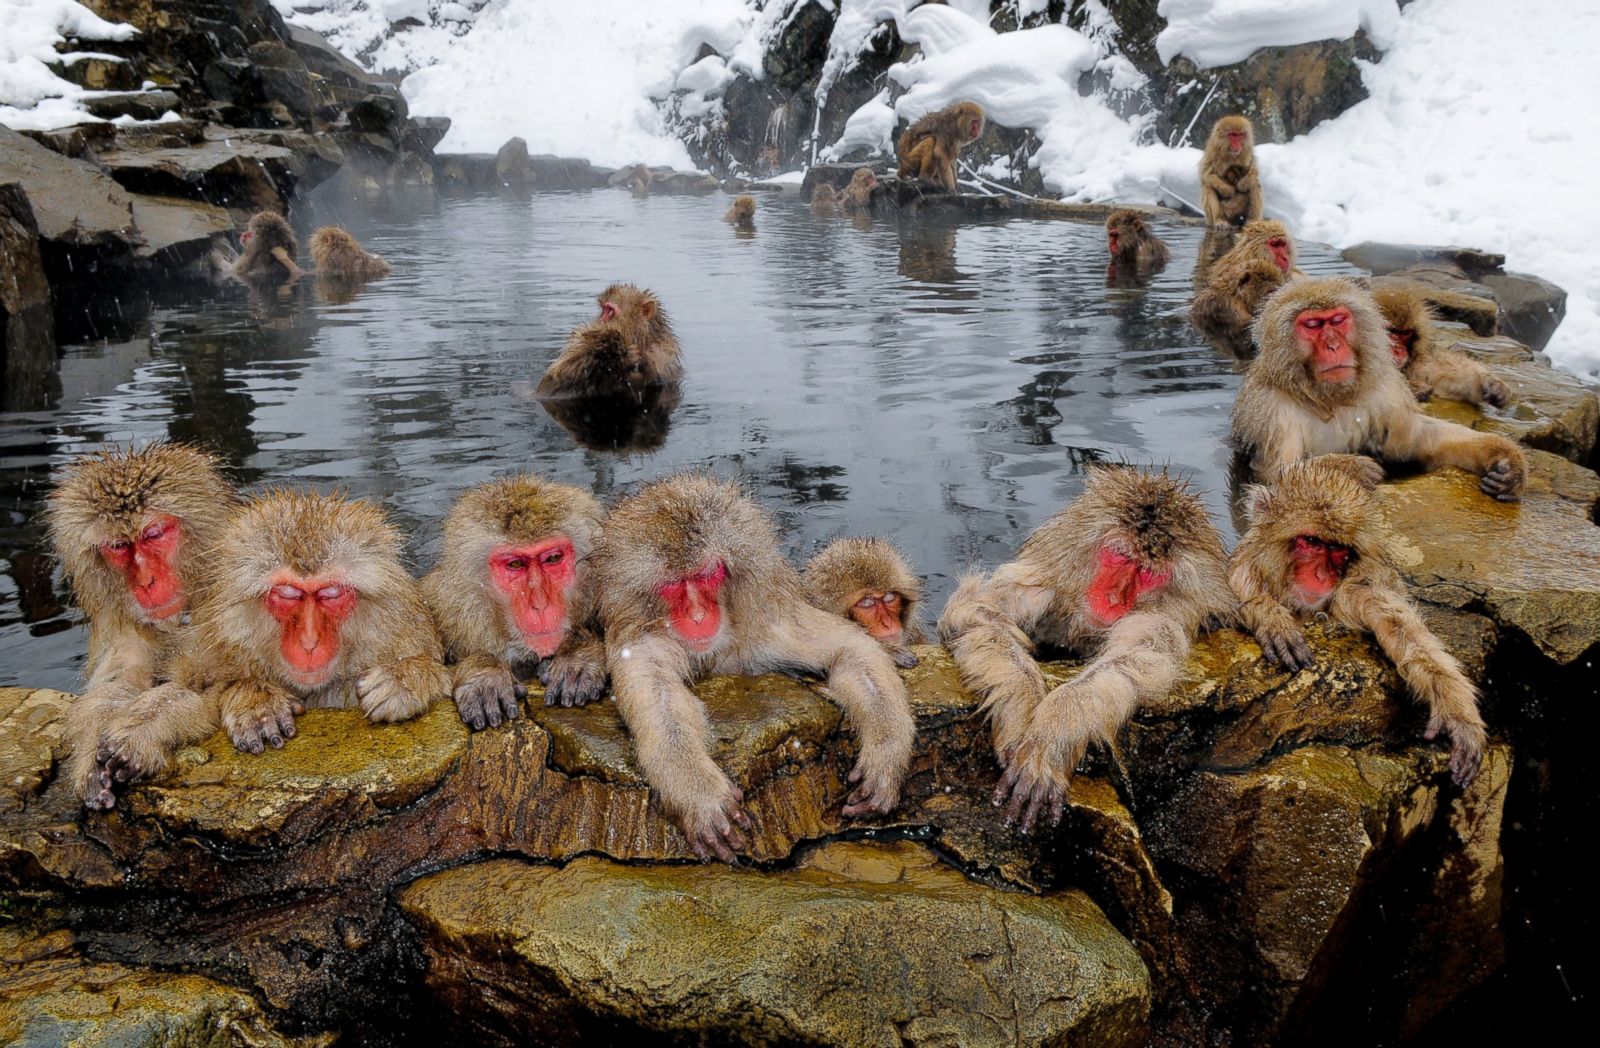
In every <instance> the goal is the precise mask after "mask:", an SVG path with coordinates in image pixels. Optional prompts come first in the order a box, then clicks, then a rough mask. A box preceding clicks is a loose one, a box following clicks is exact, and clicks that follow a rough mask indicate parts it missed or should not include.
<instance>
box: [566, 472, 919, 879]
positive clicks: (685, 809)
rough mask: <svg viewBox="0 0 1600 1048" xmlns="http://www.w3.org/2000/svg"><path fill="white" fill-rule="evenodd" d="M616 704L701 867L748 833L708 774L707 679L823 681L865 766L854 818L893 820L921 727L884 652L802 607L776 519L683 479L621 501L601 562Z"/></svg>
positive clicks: (717, 778)
mask: <svg viewBox="0 0 1600 1048" xmlns="http://www.w3.org/2000/svg"><path fill="white" fill-rule="evenodd" d="M594 586H595V592H597V593H598V594H599V599H600V612H601V620H602V622H603V624H604V627H605V635H606V662H607V666H608V668H609V669H610V671H611V682H612V693H613V694H614V695H615V697H616V702H617V707H618V709H619V711H620V712H621V714H622V718H623V720H624V721H625V722H626V723H627V726H628V731H629V733H630V734H631V735H632V736H633V741H634V745H635V747H636V748H637V750H638V755H639V766H640V770H641V771H642V772H643V773H644V777H645V779H646V780H647V781H648V782H649V783H650V786H651V789H653V790H654V791H655V794H656V796H657V798H658V799H659V801H660V803H661V806H662V809H663V810H664V811H665V812H666V813H667V814H668V815H669V816H671V817H672V818H673V819H674V820H676V822H677V823H678V825H679V826H680V827H681V828H682V830H683V833H684V836H686V837H687V838H688V839H689V844H690V846H691V847H692V848H693V849H694V851H695V854H697V855H699V856H700V857H701V858H702V859H709V858H710V857H711V856H713V855H715V856H716V857H718V858H720V859H723V860H725V861H728V862H732V861H733V859H734V851H735V849H738V848H742V847H744V844H745V841H744V837H743V835H742V833H741V830H744V831H748V830H750V829H751V823H750V818H749V816H748V815H746V814H745V812H744V809H743V808H742V807H741V803H742V801H743V799H744V797H743V794H742V792H741V791H740V790H739V788H738V787H736V786H735V785H734V784H733V783H732V782H731V781H729V779H728V777H727V776H726V775H725V774H723V772H722V771H721V769H719V768H718V767H717V766H716V764H714V763H713V762H712V760H711V753H710V725H709V724H708V723H707V718H706V711H705V707H704V706H702V705H701V704H700V702H699V701H698V700H697V699H696V698H695V696H694V693H693V692H692V691H690V690H689V687H688V684H689V682H691V681H694V680H697V679H699V678H701V677H704V676H706V675H708V674H713V673H738V674H759V673H766V672H771V671H801V672H815V673H820V674H823V675H825V676H826V678H827V688H828V694H829V696H830V697H831V698H832V699H833V700H834V701H835V702H837V703H838V704H839V705H840V706H842V707H844V711H845V713H846V715H847V716H848V718H849V721H850V724H851V725H852V727H853V728H854V729H855V732H856V736H857V738H858V739H859V740H860V746H861V754H860V758H859V760H857V762H856V765H855V768H854V770H853V771H851V773H850V776H849V781H850V782H851V783H852V784H854V786H855V788H854V790H852V792H851V793H850V795H849V796H848V797H847V798H846V799H845V803H844V809H843V813H844V814H845V815H846V816H854V815H870V814H882V813H886V812H889V811H891V810H892V809H893V808H894V806H895V804H896V803H898V801H899V797H900V786H901V782H902V781H903V780H904V778H905V774H906V768H907V765H908V764H909V762H910V759H911V742H912V736H913V735H914V733H915V730H916V729H915V724H914V722H913V720H912V717H911V706H910V702H909V700H908V699H907V697H906V689H905V685H904V684H903V683H901V680H900V676H899V674H898V673H896V672H895V668H894V661H893V660H892V659H891V658H890V657H889V654H888V653H887V652H886V651H884V650H883V648H882V647H880V646H879V645H877V644H875V643H873V641H872V639H871V638H870V637H868V636H867V635H866V634H865V633H863V632H862V631H861V630H860V629H857V628H856V627H855V626H854V625H852V624H851V623H849V622H847V621H846V620H845V619H843V618H840V617H839V616H836V615H830V614H828V613H827V612H825V611H822V610H821V609H819V608H814V607H812V606H811V605H810V604H808V603H807V602H806V599H805V593H804V590H803V588H802V586H801V582H800V576H799V574H798V573H797V572H796V571H795V570H794V568H793V567H792V566H791V565H790V564H789V562H788V561H787V560H785V559H784V557H783V555H782V554H781V553H780V552H779V550H778V536H777V530H776V527H775V526H774V524H773V521H772V518H771V517H769V516H768V515H767V514H766V513H765V512H763V511H762V510H761V508H760V507H758V506H757V505H756V504H755V503H754V502H753V501H751V500H750V498H749V497H748V496H746V495H745V494H744V493H743V492H742V491H741V490H740V489H739V487H738V486H737V485H735V484H733V483H731V482H728V481H725V480H720V479H717V478H715V477H710V476H704V475H697V474H679V475H677V476H674V477H670V478H668V479H666V480H660V481H656V482H655V483H653V484H649V485H647V486H645V487H644V488H642V489H641V490H640V491H639V492H638V494H635V495H632V496H630V497H628V498H625V499H623V500H622V501H621V502H620V503H618V504H617V505H616V506H615V507H614V508H613V509H612V510H611V513H610V515H609V516H608V517H607V518H606V523H605V528H604V530H603V531H602V532H601V536H600V541H599V543H598V544H597V546H596V548H595V554H594Z"/></svg>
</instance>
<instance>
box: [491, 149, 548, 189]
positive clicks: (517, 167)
mask: <svg viewBox="0 0 1600 1048" xmlns="http://www.w3.org/2000/svg"><path fill="white" fill-rule="evenodd" d="M494 177H495V181H496V182H498V183H499V184H500V185H502V186H518V187H522V188H528V189H531V188H532V187H533V184H534V182H535V181H537V176H536V175H535V174H534V171H533V164H532V163H531V162H530V161H529V159H528V143H526V142H524V141H523V140H522V139H520V138H513V139H510V140H509V141H507V142H506V144H505V145H503V146H501V147H500V151H499V152H498V153H496V154H495V158H494Z"/></svg>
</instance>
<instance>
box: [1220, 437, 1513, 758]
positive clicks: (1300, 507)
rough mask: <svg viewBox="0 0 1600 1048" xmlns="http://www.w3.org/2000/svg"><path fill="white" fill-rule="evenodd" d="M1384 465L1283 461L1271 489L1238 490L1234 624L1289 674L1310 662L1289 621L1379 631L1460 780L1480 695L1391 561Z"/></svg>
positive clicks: (1477, 748)
mask: <svg viewBox="0 0 1600 1048" xmlns="http://www.w3.org/2000/svg"><path fill="white" fill-rule="evenodd" d="M1381 474H1382V470H1381V469H1379V468H1378V467H1377V464H1376V463H1374V462H1372V461H1371V460H1363V459H1360V458H1359V457H1357V456H1348V455H1329V456H1324V457H1322V458H1316V459H1308V460H1305V461H1302V462H1297V463H1294V464H1291V465H1288V466H1285V467H1284V468H1283V469H1281V470H1280V471H1279V472H1278V479H1277V481H1276V482H1275V483H1273V484H1271V485H1266V486H1262V485H1252V486H1251V487H1249V488H1247V489H1246V491H1245V495H1244V499H1245V511H1246V515H1247V516H1248V518H1249V521H1250V528H1249V530H1248V531H1247V532H1245V535H1244V537H1243V538H1241V539H1240V540H1239V547H1238V549H1236V550H1235V551H1234V554H1233V559H1232V562H1231V564H1230V566H1229V571H1228V581H1229V582H1230V583H1231V584H1232V586H1233V590H1234V593H1235V594H1237V596H1238V598H1239V600H1240V602H1241V604H1240V609H1239V618H1240V621H1241V622H1242V623H1243V624H1244V626H1245V628H1246V629H1248V630H1250V631H1251V632H1252V633H1254V634H1255V636H1256V640H1257V641H1258V642H1259V643H1260V644H1261V650H1262V652H1263V653H1264V654H1265V655H1266V657H1267V658H1268V659H1269V660H1271V661H1273V662H1276V663H1278V664H1280V665H1282V666H1283V667H1284V668H1285V669H1287V670H1289V671H1290V672H1294V671H1296V670H1300V669H1304V668H1306V667H1308V666H1310V665H1311V664H1312V662H1313V656H1312V652H1311V646H1310V645H1309V644H1307V643H1306V639H1305V635H1304V634H1303V633H1301V631H1300V626H1299V622H1300V620H1303V619H1305V618H1306V617H1308V616H1311V615H1317V614H1321V613H1324V612H1326V613H1327V614H1328V615H1330V616H1332V617H1333V619H1334V620H1335V621H1337V622H1339V623H1340V624H1342V625H1344V626H1346V627H1348V628H1350V629H1353V630H1360V631H1362V632H1365V633H1371V634H1372V635H1373V636H1374V637H1376V638H1377V641H1378V646H1379V647H1381V648H1382V649H1383V652H1384V654H1385V655H1387V656H1389V658H1390V659H1391V660H1392V661H1393V662H1394V665H1395V669H1396V670H1398V671H1399V673H1400V678H1401V679H1402V680H1404V681H1405V683H1406V686H1407V687H1408V688H1409V689H1410V690H1411V693H1412V694H1413V695H1415V696H1416V697H1417V698H1418V699H1420V700H1421V701H1422V702H1424V703H1426V704H1427V706H1428V713H1429V718H1428V727H1427V731H1426V735H1425V737H1426V738H1429V739H1432V738H1434V737H1435V736H1437V735H1438V734H1439V733H1440V732H1441V731H1442V732H1444V733H1445V735H1447V736H1448V737H1449V738H1450V771H1451V774H1452V776H1453V777H1454V779H1455V781H1456V782H1457V783H1458V784H1459V785H1461V786H1466V785H1467V784H1469V783H1471V782H1472V780H1473V779H1474V778H1475V777H1476V776H1477V774H1478V768H1479V766H1480V765H1481V764H1482V762H1483V751H1484V745H1485V734H1484V727H1483V718H1482V717H1480V716H1479V715H1478V694H1477V690H1476V689H1475V688H1474V687H1473V686H1472V683H1471V681H1469V680H1467V677H1466V675H1465V674H1464V673H1462V672H1461V666H1460V664H1459V663H1457V662H1456V660H1455V659H1454V658H1453V657H1451V655H1450V653H1449V652H1447V651H1446V650H1445V649H1444V645H1442V644H1440V643H1439V639H1438V638H1437V637H1435V636H1434V635H1433V633H1432V632H1431V631H1429V629H1428V627H1427V625H1426V624H1425V623H1424V622H1423V621H1422V616H1421V614H1420V613H1419V612H1418V611H1417V607H1416V605H1415V604H1413V603H1412V601H1411V598H1410V597H1409V596H1408V595H1407V594H1406V590H1405V584H1404V583H1403V582H1402V581H1401V579H1400V574H1399V572H1397V571H1396V570H1395V568H1394V566H1393V563H1392V561H1391V559H1390V552H1389V544H1390V533H1389V530H1388V526H1387V524H1386V522H1385V521H1384V518H1383V511H1382V510H1381V509H1380V508H1379V506H1378V502H1377V499H1376V498H1375V497H1374V496H1373V494H1372V491H1373V487H1374V486H1375V484H1376V478H1377V477H1379V476H1381Z"/></svg>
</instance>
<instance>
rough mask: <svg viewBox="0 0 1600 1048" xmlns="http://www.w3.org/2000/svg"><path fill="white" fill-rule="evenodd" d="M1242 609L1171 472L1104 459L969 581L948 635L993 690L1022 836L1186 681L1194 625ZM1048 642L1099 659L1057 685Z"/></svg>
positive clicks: (1053, 818)
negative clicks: (1086, 765)
mask: <svg viewBox="0 0 1600 1048" xmlns="http://www.w3.org/2000/svg"><path fill="white" fill-rule="evenodd" d="M1231 609H1232V598H1231V594H1230V593H1229V591H1228V580H1227V573H1226V555H1225V554H1224V553H1223V549H1222V537H1221V535H1219V534H1218V533H1217V529H1216V527H1215V526H1214V525H1213V524H1212V523H1211V518H1210V516H1209V515H1207V513H1206V510H1205V506H1204V504H1203V503H1202V502H1201V501H1200V499H1199V498H1198V497H1197V496H1196V495H1195V494H1193V493H1192V492H1190V491H1189V490H1188V488H1187V486H1186V485H1185V484H1184V483H1183V482H1182V481H1181V480H1179V479H1177V478H1175V477H1173V476H1171V475H1169V474H1168V473H1166V472H1165V471H1162V472H1152V471H1142V470H1135V469H1127V468H1121V467H1114V466H1097V467H1094V468H1093V469H1092V470H1091V472H1090V473H1089V477H1088V483H1087V485H1086V486H1085V488H1084V491H1083V494H1082V495H1080V496H1079V497H1078V498H1077V499H1075V500H1074V501H1073V502H1072V503H1070V504H1069V505H1068V506H1067V507H1066V508H1065V509H1062V510H1061V511H1060V512H1058V513H1056V514H1055V515H1054V516H1053V517H1051V518H1050V519H1049V520H1047V521H1045V522H1044V523H1043V524H1041V525H1040V526H1039V527H1038V529H1037V530H1035V531H1034V533H1033V534H1032V535H1030V536H1028V539H1027V541H1025V542H1024V543H1023V544H1022V549H1021V551H1020V552H1019V553H1018V554H1017V557H1016V559H1015V560H1012V561H1009V562H1008V563H1005V564H1002V565H1000V567H998V568H996V569H995V570H994V571H993V572H992V573H991V574H989V575H987V576H984V575H969V576H967V577H966V578H964V579H962V581H961V584H960V586H959V587H957V589H956V592H955V594H954V595H953V596H952V597H951V598H950V603H949V604H947V605H946V606H945V609H944V614H943V615H942V616H940V619H939V636H940V639H941V640H943V641H944V643H945V644H946V646H948V647H949V649H950V653H951V654H952V655H953V656H954V657H955V661H956V667H957V669H958V670H959V671H960V673H961V680H962V682H963V683H964V684H965V685H966V686H967V687H968V688H970V689H971V690H972V691H973V692H975V693H976V694H977V695H979V696H980V697H981V698H982V699H983V707H982V708H983V710H984V711H985V712H987V714H988V716H989V721H990V726H991V728H992V730H993V733H994V751H995V755H996V757H997V758H998V759H999V761H1000V764H1001V766H1002V767H1004V769H1005V773H1004V775H1003V776H1002V777H1001V779H1000V784H999V786H998V787H997V788H996V790H995V794H994V803H995V804H996V805H997V806H1004V807H1005V809H1006V821H1007V823H1008V824H1009V823H1013V822H1014V823H1017V824H1019V825H1020V828H1021V829H1022V831H1023V832H1024V833H1026V832H1029V831H1030V830H1031V829H1032V828H1033V825H1034V823H1035V822H1036V821H1037V820H1038V819H1039V817H1040V816H1041V815H1043V816H1045V817H1047V818H1048V820H1049V822H1050V823H1051V824H1052V825H1053V824H1056V823H1059V822H1060V820H1061V814H1062V808H1063V805H1064V803H1065V798H1066V789H1067V784H1068V782H1069V780H1070V778H1071V776H1072V772H1073V769H1074V768H1075V767H1076V766H1077V764H1078V762H1079V761H1080V760H1081V759H1082V758H1083V756H1084V753H1085V751H1086V750H1087V748H1088V746H1089V744H1090V743H1092V742H1101V743H1104V744H1106V745H1108V746H1109V745H1114V744H1115V742H1116V737H1117V733H1118V731H1119V730H1120V729H1121V728H1122V726H1123V724H1124V723H1125V722H1126V721H1127V720H1128V718H1129V717H1130V716H1132V715H1133V713H1134V711H1135V710H1136V709H1138V707H1139V705H1140V704H1141V703H1143V702H1146V701H1148V700H1149V699H1151V698H1153V697H1156V696H1159V695H1163V694H1165V693H1166V692H1167V691H1168V690H1170V689H1171V688H1172V686H1173V684H1174V683H1176V681H1177V680H1178V678H1179V675H1180V673H1181V672H1182V669H1183V663H1184V659H1185V658H1186V657H1187V656H1188V653H1189V646H1190V644H1191V643H1192V642H1193V639H1194V637H1195V635H1196V633H1198V632H1199V630H1200V629H1201V628H1202V627H1203V626H1204V625H1205V624H1206V623H1207V622H1208V621H1212V620H1215V619H1220V618H1224V617H1226V616H1227V615H1228V614H1229V612H1230V611H1231ZM1036 643H1044V644H1051V645H1057V646H1061V647H1065V648H1069V649H1073V650H1074V651H1077V652H1079V653H1080V654H1082V655H1084V656H1086V657H1088V658H1089V662H1088V664H1087V665H1085V666H1084V668H1083V670H1082V671H1081V672H1080V673H1079V674H1078V675H1077V676H1076V677H1074V678H1073V679H1072V680H1070V681H1068V682H1067V683H1066V684H1063V685H1061V686H1060V687H1058V688H1056V689H1054V690H1053V691H1052V690H1050V689H1048V688H1047V686H1046V684H1045V679H1044V675H1043V674H1042V673H1041V672H1040V670H1039V666H1038V664H1037V663H1036V662H1035V661H1034V659H1033V654H1032V652H1033V645H1034V644H1036Z"/></svg>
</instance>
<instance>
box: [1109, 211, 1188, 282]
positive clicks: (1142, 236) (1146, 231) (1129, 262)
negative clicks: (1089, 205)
mask: <svg viewBox="0 0 1600 1048" xmlns="http://www.w3.org/2000/svg"><path fill="white" fill-rule="evenodd" d="M1106 250H1107V252H1108V253H1109V254H1110V256H1111V265H1112V267H1114V268H1115V267H1124V268H1131V269H1133V270H1136V271H1137V272H1139V273H1140V274H1149V273H1153V272H1155V271H1156V270H1158V269H1160V268H1161V267H1163V266H1165V265H1166V264H1167V259H1168V258H1170V257H1171V255H1172V252H1171V251H1170V250H1169V249H1168V248H1167V245H1166V243H1165V242H1163V241H1162V239H1161V238H1160V237H1158V236H1156V235H1155V234H1154V233H1152V232H1151V231H1150V227H1149V226H1148V225H1146V224H1145V220H1144V216H1142V215H1140V214H1139V212H1137V211H1134V210H1133V209H1131V208H1120V209H1118V210H1116V211H1113V212H1111V214H1110V215H1109V216H1107V218H1106Z"/></svg>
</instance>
